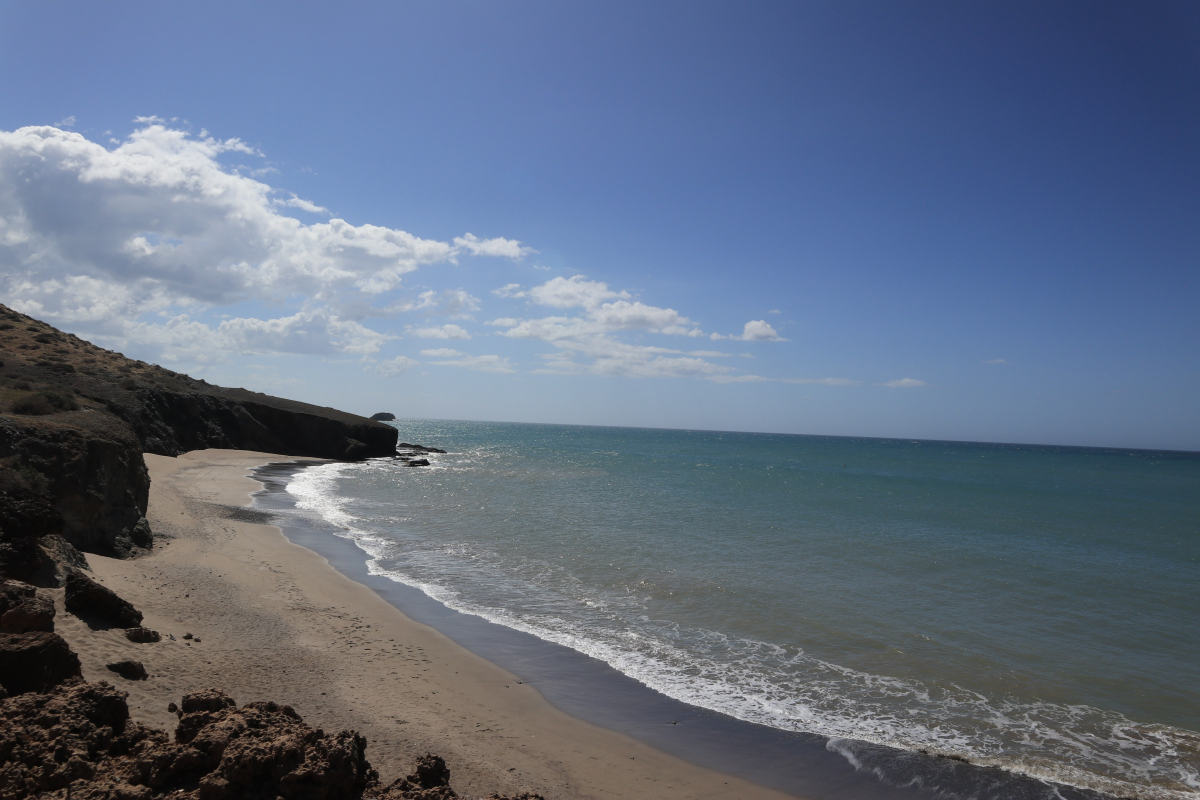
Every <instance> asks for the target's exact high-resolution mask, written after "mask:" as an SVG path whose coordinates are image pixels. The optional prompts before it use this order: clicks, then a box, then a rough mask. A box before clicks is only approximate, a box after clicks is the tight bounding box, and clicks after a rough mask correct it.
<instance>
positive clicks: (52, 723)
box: [0, 681, 537, 800]
mask: <svg viewBox="0 0 1200 800" xmlns="http://www.w3.org/2000/svg"><path fill="white" fill-rule="evenodd" d="M177 713H178V715H179V724H178V726H177V727H176V729H175V737H174V741H172V740H171V739H170V737H168V735H167V734H166V733H165V732H164V731H159V730H154V729H152V728H147V727H145V726H144V725H142V724H140V723H138V722H134V721H131V720H130V718H129V707H128V704H127V702H126V694H125V692H121V691H119V690H117V689H115V688H114V687H112V686H110V685H109V684H108V683H106V682H104V681H100V682H97V683H84V682H82V681H77V682H75V683H73V684H69V685H64V686H59V687H57V688H55V689H53V690H51V691H50V692H47V693H45V694H23V695H21V696H19V697H11V698H8V699H5V700H2V701H0V798H17V797H30V796H37V795H39V794H44V793H50V792H62V793H63V794H62V796H63V797H88V798H111V799H112V800H116V799H117V798H136V799H137V800H157V799H158V798H166V797H170V798H180V800H200V799H201V798H203V800H224V798H231V799H232V798H264V799H266V798H269V799H270V800H274V799H275V798H278V797H284V798H289V799H290V798H296V799H297V800H300V799H301V798H303V799H305V800H307V798H320V799H321V800H357V799H358V798H362V797H364V796H366V797H375V798H387V800H398V799H399V798H406V800H407V799H415V800H435V798H436V800H446V798H453V797H457V796H458V795H457V794H456V793H455V792H454V790H453V789H452V788H450V786H449V778H450V772H449V770H448V769H446V764H445V762H444V761H443V760H442V759H441V758H439V757H437V756H434V755H428V754H427V755H425V756H422V757H421V758H420V759H419V760H418V762H417V766H416V769H415V770H414V771H413V773H412V774H411V775H409V776H408V777H406V778H401V779H400V780H398V781H395V782H394V783H392V784H390V785H388V786H387V787H386V788H381V786H380V784H379V776H378V774H377V773H376V772H375V770H374V769H372V768H371V764H370V762H369V761H367V757H366V741H365V740H364V739H363V737H362V736H360V735H359V734H357V733H355V732H354V731H339V732H337V733H332V734H330V733H325V732H324V731H321V730H316V729H313V728H312V727H310V726H309V725H307V724H305V722H304V721H303V720H302V719H301V718H300V715H299V714H297V713H296V712H295V711H293V710H292V709H291V708H290V707H288V706H280V705H277V704H276V703H271V702H256V703H247V704H246V705H244V706H242V707H241V708H238V707H237V705H236V704H235V703H234V701H233V699H232V698H230V697H228V696H227V695H225V694H224V693H222V692H221V691H219V690H217V689H210V690H208V691H204V692H195V693H192V694H188V695H184V697H183V702H182V703H181V707H180V708H178V711H177ZM494 796H497V795H494ZM526 797H528V798H530V800H533V798H536V797H537V795H526Z"/></svg>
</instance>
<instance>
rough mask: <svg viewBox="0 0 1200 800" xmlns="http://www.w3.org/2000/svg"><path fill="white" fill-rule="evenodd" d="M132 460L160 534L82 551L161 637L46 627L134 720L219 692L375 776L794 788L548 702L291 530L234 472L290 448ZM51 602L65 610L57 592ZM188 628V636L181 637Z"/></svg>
mask: <svg viewBox="0 0 1200 800" xmlns="http://www.w3.org/2000/svg"><path fill="white" fill-rule="evenodd" d="M145 458H146V465H147V467H148V468H149V470H150V474H151V479H152V483H151V493H150V508H149V511H148V512H147V517H148V519H149V520H150V524H151V527H152V529H153V530H154V531H155V533H156V535H158V536H160V537H162V538H160V539H159V540H158V541H156V547H155V549H154V551H152V552H151V553H150V554H149V555H146V556H144V557H141V558H137V559H134V560H118V559H111V558H105V557H103V556H95V555H89V557H88V560H89V563H90V564H91V567H92V570H93V573H94V574H95V576H96V578H97V579H98V580H99V581H100V582H101V583H103V584H105V585H107V586H109V587H110V588H112V589H114V590H115V591H117V592H118V593H119V594H120V595H121V596H122V597H124V598H126V599H127V600H129V601H130V602H132V603H133V604H134V605H135V606H136V607H137V608H138V609H139V610H141V611H142V613H143V614H144V615H145V621H144V623H143V624H144V625H146V626H147V627H150V628H153V629H155V630H158V631H160V632H161V633H163V635H164V640H163V641H162V642H160V643H157V644H134V643H132V642H129V641H128V640H126V639H125V637H124V636H123V634H122V632H121V631H120V630H117V629H113V630H92V629H89V628H88V627H87V626H86V625H85V624H84V623H83V622H82V621H80V620H78V619H77V618H75V617H73V616H71V615H67V614H62V615H60V616H59V617H58V620H59V625H58V626H57V630H58V631H59V633H60V634H61V635H62V636H63V638H65V639H66V640H67V641H68V643H69V644H70V646H71V647H72V649H73V650H75V652H76V653H78V655H79V657H80V661H81V662H82V666H83V674H84V677H85V678H86V679H87V680H106V681H108V682H110V683H113V684H114V685H116V686H117V687H118V688H119V689H121V690H122V691H126V692H129V706H130V712H131V715H132V716H133V718H135V719H137V720H139V721H141V722H143V723H145V724H146V725H148V726H152V727H156V728H160V729H164V730H172V729H173V727H174V724H175V722H176V719H175V717H174V715H173V714H171V713H170V712H168V710H167V704H168V703H170V702H178V700H179V698H180V696H181V695H182V694H184V693H185V692H190V691H198V690H201V689H207V688H210V687H219V688H221V689H223V690H224V691H226V692H227V693H228V694H230V695H231V696H233V697H234V698H235V699H236V700H237V702H238V703H239V704H241V703H246V702H249V701H252V700H273V701H275V702H277V703H281V704H287V705H291V706H293V707H294V708H295V709H296V711H297V712H298V713H299V714H300V715H301V716H302V717H303V718H304V719H305V720H306V721H307V722H308V723H309V724H311V725H313V726H314V727H320V728H323V729H325V730H337V729H340V728H351V729H355V730H357V731H359V732H360V733H362V734H363V735H364V736H366V738H367V740H368V743H369V744H368V751H367V757H368V759H369V760H370V761H371V763H372V765H373V766H374V767H375V768H376V769H377V770H379V772H380V775H381V776H382V777H383V779H384V780H385V781H386V780H390V779H391V778H392V777H396V776H399V775H403V774H405V772H406V771H407V770H408V768H409V767H410V765H411V764H412V762H413V760H414V759H415V758H416V757H417V756H419V755H421V754H423V753H425V752H427V751H428V752H435V753H438V754H439V755H441V756H442V757H443V758H445V759H446V763H447V764H448V766H449V768H450V770H451V776H452V778H451V782H452V784H453V785H454V786H455V787H456V788H457V789H458V791H459V792H460V793H461V794H462V795H464V796H467V797H470V796H484V795H486V794H487V793H488V792H492V791H498V792H506V793H510V794H515V793H519V792H523V791H531V792H539V793H541V794H543V795H545V796H546V797H547V798H567V797H589V798H592V797H594V798H626V797H628V798H635V797H648V796H652V797H661V798H681V799H682V798H750V799H751V800H758V799H759V798H761V799H762V800H782V798H787V797H795V795H790V794H784V793H782V792H778V791H775V790H772V789H769V788H766V787H763V786H760V785H758V784H755V783H751V782H749V781H746V780H743V779H741V778H737V777H734V776H731V775H727V774H724V773H721V772H717V771H714V770H711V769H707V768H705V767H701V766H696V765H694V764H691V763H688V762H687V761H684V760H683V759H680V758H677V757H675V756H672V755H669V754H667V753H665V752H663V751H661V750H659V749H657V748H654V747H652V746H650V745H647V744H645V743H643V742H641V741H638V740H636V739H634V738H632V737H630V736H628V735H625V734H622V733H617V732H614V731H611V730H607V729H605V728H601V727H598V726H596V725H592V724H590V723H588V722H585V721H582V720H579V719H576V718H574V717H572V716H570V715H568V714H566V713H565V712H563V711H560V710H559V709H557V708H555V707H554V706H553V705H551V704H550V703H549V702H548V701H547V700H546V699H545V698H544V697H543V696H542V695H541V693H540V692H538V691H537V690H536V689H534V688H533V687H532V686H529V685H528V684H524V683H521V682H520V679H519V678H518V677H516V676H515V675H513V674H512V673H511V672H509V671H508V670H505V669H503V668H502V667H499V666H497V665H495V664H493V663H491V662H490V661H487V660H486V659H484V658H482V657H480V656H478V655H476V654H474V653H472V652H471V651H469V650H467V649H466V648H464V647H462V646H460V645H458V644H456V643H454V642H453V641H452V640H451V639H449V638H448V637H446V636H445V635H444V634H442V633H440V632H439V631H437V630H435V629H434V628H431V627H429V626H427V625H424V624H421V623H419V622H416V621H413V620H412V619H410V618H408V617H407V616H405V615H404V614H403V613H401V612H400V611H399V610H398V609H396V608H395V607H393V606H392V605H390V604H388V603H387V602H386V601H385V600H384V599H383V598H381V597H380V596H379V594H377V593H376V592H375V591H373V590H371V589H370V588H368V587H366V586H364V585H362V584H360V583H357V582H355V581H353V580H351V579H350V578H348V577H346V576H344V575H342V574H341V573H340V572H338V571H337V570H336V569H335V568H334V567H333V566H332V565H331V564H330V563H329V562H328V561H327V560H326V559H325V558H323V557H322V556H320V555H318V554H317V553H314V552H313V551H311V550H309V549H307V548H305V547H303V546H301V545H298V544H294V543H292V542H290V541H289V540H288V539H287V538H286V537H285V536H284V534H283V533H282V531H281V530H280V528H279V527H276V525H274V524H271V523H269V522H268V519H269V517H268V516H267V515H265V514H263V512H261V511H256V510H254V509H253V508H252V494H253V493H254V492H256V491H258V490H259V489H260V484H259V483H258V482H257V481H255V480H254V479H253V478H250V477H248V476H247V472H248V471H250V470H251V469H253V468H255V467H260V466H264V465H266V464H270V463H280V462H292V461H295V460H297V459H294V458H292V457H289V456H280V455H276V454H271V453H257V452H248V451H230V450H202V451H193V452H190V453H185V454H183V455H181V456H179V457H177V458H171V457H166V456H155V455H149V454H148V455H146V457H145ZM56 602H57V603H58V604H59V605H60V611H61V603H62V596H61V591H59V592H57V593H56ZM185 633H191V634H193V635H194V637H196V638H195V639H193V640H192V641H185V640H184V639H183V634H185ZM167 634H172V635H174V637H175V639H174V640H171V639H169V638H168V637H167ZM118 658H135V659H138V660H140V661H142V662H143V663H144V664H145V666H146V668H147V671H148V672H149V673H150V678H149V679H148V680H146V681H127V680H124V679H121V678H119V677H117V676H116V675H114V674H113V673H112V672H109V671H108V670H107V669H106V668H105V666H104V665H105V664H106V663H107V662H109V661H112V660H115V659H118Z"/></svg>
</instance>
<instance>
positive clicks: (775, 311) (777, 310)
mask: <svg viewBox="0 0 1200 800" xmlns="http://www.w3.org/2000/svg"><path fill="white" fill-rule="evenodd" d="M767 313H768V314H782V313H783V312H782V311H780V310H779V309H778V308H772V309H771V310H770V311H768V312H767Z"/></svg>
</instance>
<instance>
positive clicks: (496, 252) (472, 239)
mask: <svg viewBox="0 0 1200 800" xmlns="http://www.w3.org/2000/svg"><path fill="white" fill-rule="evenodd" d="M454 247H455V249H456V250H457V251H459V252H467V253H470V254H471V255H473V256H501V257H503V258H511V259H513V260H514V261H520V260H521V259H522V258H524V257H525V256H527V255H530V254H532V253H536V252H537V250H534V249H533V248H532V247H522V246H521V243H520V242H518V241H515V240H513V239H503V238H500V239H480V238H479V237H478V236H475V235H473V234H470V233H467V234H464V235H462V236H456V237H454Z"/></svg>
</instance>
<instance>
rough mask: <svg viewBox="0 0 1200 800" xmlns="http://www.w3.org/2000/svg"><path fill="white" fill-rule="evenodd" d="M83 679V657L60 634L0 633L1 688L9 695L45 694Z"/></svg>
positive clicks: (42, 632)
mask: <svg viewBox="0 0 1200 800" xmlns="http://www.w3.org/2000/svg"><path fill="white" fill-rule="evenodd" d="M79 677H81V671H80V666H79V656H77V655H75V653H74V652H72V651H71V648H70V646H68V645H67V642H66V640H65V639H63V638H62V637H61V636H59V635H58V634H57V633H50V632H48V631H34V632H31V633H0V686H3V687H4V691H5V692H7V693H8V694H10V695H19V694H24V693H26V692H45V691H48V690H49V689H52V688H54V687H55V686H58V685H59V684H61V683H63V682H65V681H68V680H70V679H71V678H79Z"/></svg>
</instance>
